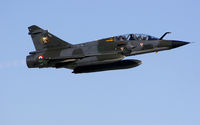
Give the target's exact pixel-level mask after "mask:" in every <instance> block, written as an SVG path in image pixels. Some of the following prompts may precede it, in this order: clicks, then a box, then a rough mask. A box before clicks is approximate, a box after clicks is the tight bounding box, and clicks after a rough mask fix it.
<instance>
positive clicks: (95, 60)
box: [75, 55, 124, 67]
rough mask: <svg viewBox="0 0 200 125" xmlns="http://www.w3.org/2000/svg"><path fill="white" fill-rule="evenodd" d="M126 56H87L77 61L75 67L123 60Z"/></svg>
mask: <svg viewBox="0 0 200 125" xmlns="http://www.w3.org/2000/svg"><path fill="white" fill-rule="evenodd" d="M123 58H124V56H122V55H106V56H105V55H100V56H92V57H86V58H83V59H81V60H78V61H76V62H75V67H77V66H87V65H97V64H106V63H110V62H115V61H119V60H122V59H123Z"/></svg>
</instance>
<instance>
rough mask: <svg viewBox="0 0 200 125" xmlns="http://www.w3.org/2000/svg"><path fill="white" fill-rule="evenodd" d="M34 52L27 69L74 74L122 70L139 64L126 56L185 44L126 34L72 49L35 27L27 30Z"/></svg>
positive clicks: (68, 44)
mask: <svg viewBox="0 0 200 125" xmlns="http://www.w3.org/2000/svg"><path fill="white" fill-rule="evenodd" d="M29 34H30V35H31V37H32V39H33V43H34V45H35V48H36V51H34V52H30V55H29V56H27V66H28V67H29V68H37V67H38V68H44V67H55V68H69V69H73V70H74V73H84V72H96V71H104V70H114V69H126V68H132V67H135V66H138V65H140V64H141V61H139V60H123V59H124V58H125V57H127V56H132V55H137V54H143V53H149V52H158V51H162V50H168V49H172V48H175V47H178V46H181V45H185V44H187V43H188V42H182V41H173V40H161V39H157V38H155V37H152V36H148V35H143V34H142V35H138V34H129V35H121V36H115V37H109V38H105V39H100V40H96V41H92V42H87V43H82V44H76V45H72V44H70V43H67V42H65V41H63V40H61V39H59V38H57V37H56V36H54V35H53V34H51V33H49V32H48V31H46V30H43V29H41V28H40V27H38V26H35V25H33V26H31V27H29Z"/></svg>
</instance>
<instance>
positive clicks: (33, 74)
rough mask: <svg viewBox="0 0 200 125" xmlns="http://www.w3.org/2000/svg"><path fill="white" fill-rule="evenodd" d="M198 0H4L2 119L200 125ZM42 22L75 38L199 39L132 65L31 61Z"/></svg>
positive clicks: (35, 123)
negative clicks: (112, 67) (81, 70)
mask: <svg viewBox="0 0 200 125" xmlns="http://www.w3.org/2000/svg"><path fill="white" fill-rule="evenodd" d="M199 5H200V1H199V0H138V1H135V0H121V1H120V0H77V1H76V0H54V1H53V0H31V1H28V0H2V1H1V2H0V36H1V40H0V43H1V45H0V57H1V58H0V125H200V68H199V66H200V55H199V54H200V53H199V52H200V44H199V43H200V14H199V13H200V7H199ZM33 24H35V25H38V26H40V27H42V28H44V29H49V30H50V32H51V33H53V34H55V35H56V36H58V37H60V38H62V39H64V40H66V41H68V42H70V43H72V44H77V43H81V42H87V41H92V40H96V39H101V38H105V37H110V36H113V35H120V34H126V33H145V34H150V35H153V36H156V37H160V36H161V35H162V34H163V33H164V32H166V31H171V32H172V34H170V35H168V36H167V37H166V39H174V40H184V41H188V42H195V43H193V44H190V45H186V46H183V47H180V48H177V49H173V50H169V51H163V52H159V53H158V54H154V53H152V54H144V55H139V56H132V57H129V58H131V59H139V60H142V61H143V64H142V65H140V66H138V67H136V68H132V69H127V70H118V71H106V72H99V73H90V74H79V75H75V74H72V73H71V72H72V71H71V70H68V69H51V68H49V69H28V68H27V67H26V64H25V57H26V56H27V55H28V53H29V51H34V46H33V43H32V40H31V38H30V36H29V35H28V30H27V27H28V26H30V25H33Z"/></svg>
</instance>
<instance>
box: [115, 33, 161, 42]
mask: <svg viewBox="0 0 200 125" xmlns="http://www.w3.org/2000/svg"><path fill="white" fill-rule="evenodd" d="M115 38H116V39H117V40H119V41H124V40H158V39H159V38H157V37H154V36H150V35H145V34H125V35H119V36H115Z"/></svg>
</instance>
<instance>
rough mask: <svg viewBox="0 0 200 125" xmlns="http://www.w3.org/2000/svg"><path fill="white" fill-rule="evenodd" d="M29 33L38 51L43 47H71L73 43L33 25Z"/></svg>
mask: <svg viewBox="0 0 200 125" xmlns="http://www.w3.org/2000/svg"><path fill="white" fill-rule="evenodd" d="M28 29H29V35H31V37H32V40H33V43H34V46H35V49H36V51H39V50H43V49H52V48H60V47H71V46H72V44H70V43H67V42H65V41H63V40H61V39H60V38H58V37H56V36H54V35H53V34H51V33H49V32H48V31H47V30H43V29H42V28H40V27H38V26H36V25H32V26H30V27H28Z"/></svg>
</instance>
